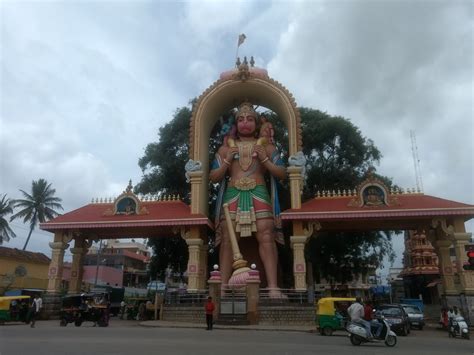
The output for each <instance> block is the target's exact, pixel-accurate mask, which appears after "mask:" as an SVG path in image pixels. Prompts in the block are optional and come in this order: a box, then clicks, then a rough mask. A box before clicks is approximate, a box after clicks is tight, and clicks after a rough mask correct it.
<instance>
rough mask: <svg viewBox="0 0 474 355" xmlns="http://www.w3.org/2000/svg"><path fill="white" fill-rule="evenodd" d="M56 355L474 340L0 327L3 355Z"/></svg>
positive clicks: (469, 350)
mask: <svg viewBox="0 0 474 355" xmlns="http://www.w3.org/2000/svg"><path fill="white" fill-rule="evenodd" d="M22 354H28V355H40V354H45V355H53V354H73V355H75V354H78V355H79V354H81V355H83V354H101V355H102V354H132V355H139V354H140V355H141V354H160V355H161V354H203V355H204V354H205V355H211V354H219V355H221V354H223V355H234V354H235V355H237V354H238V355H251V354H258V355H265V354H282V355H293V354H298V355H299V354H328V355H332V354H336V355H337V354H351V355H352V354H353V355H356V354H364V355H366V354H367V355H371V354H373V355H375V354H377V355H379V354H390V355H392V354H403V355H410V354H414V355H415V354H416V355H423V354H426V355H428V354H429V355H438V354H439V355H448V354H456V355H464V354H466V355H474V340H464V339H450V338H448V336H447V334H446V333H445V332H442V331H440V330H434V329H424V330H423V331H412V333H411V334H410V335H409V336H407V337H398V344H397V345H396V346H395V347H394V348H388V347H386V346H385V345H384V344H383V343H377V344H366V345H361V346H358V347H355V346H353V345H351V344H350V342H349V339H348V337H347V336H346V335H344V333H342V332H341V333H340V334H339V335H335V336H331V337H324V336H321V335H319V334H317V333H308V332H289V331H256V330H229V329H225V330H224V329H219V330H213V331H206V330H204V328H203V329H183V328H146V327H141V326H139V325H138V324H137V323H136V322H133V321H117V320H112V321H111V325H110V326H109V327H107V328H94V327H92V324H91V323H85V324H84V325H83V326H81V327H79V328H76V327H74V326H72V325H69V326H68V327H60V326H59V324H58V322H57V321H47V322H41V321H39V322H37V326H36V328H34V329H32V328H30V327H29V326H26V325H22V324H16V325H4V326H0V355H22Z"/></svg>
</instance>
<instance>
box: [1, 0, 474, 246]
mask: <svg viewBox="0 0 474 355" xmlns="http://www.w3.org/2000/svg"><path fill="white" fill-rule="evenodd" d="M0 16H1V17H0V25H1V31H0V36H1V37H0V63H1V69H0V90H1V95H0V194H4V193H6V194H7V196H8V197H10V198H19V197H20V194H19V191H18V190H19V189H24V190H27V191H28V190H29V189H30V188H31V182H32V180H37V179H39V178H45V179H46V180H47V181H48V182H51V183H52V185H53V187H54V188H55V189H56V191H57V196H59V197H61V198H62V199H63V206H64V209H65V211H70V210H72V209H76V208H79V207H81V206H83V205H84V204H87V203H88V202H90V200H91V198H93V197H106V196H110V197H112V196H116V195H118V194H120V193H121V192H122V191H123V190H124V188H125V187H126V185H127V183H128V180H129V179H132V180H133V182H134V183H135V182H138V181H139V180H140V178H141V171H140V168H139V167H138V164H137V162H138V159H139V158H140V157H141V156H142V155H143V152H144V148H145V147H146V145H147V144H148V143H150V142H154V141H157V138H158V136H157V131H158V128H159V127H160V126H162V125H164V124H165V123H166V122H168V121H169V120H170V119H171V118H172V116H173V113H174V112H175V110H176V109H177V108H179V107H182V106H185V105H187V104H188V102H189V100H190V99H192V98H194V97H196V96H199V95H200V94H201V92H202V91H203V90H205V89H206V88H207V87H208V86H209V85H211V84H212V83H213V82H214V81H215V80H217V79H218V76H219V73H220V72H222V71H225V70H227V69H229V68H231V67H233V64H234V62H235V51H236V44H237V43H236V42H237V37H238V34H239V33H245V34H246V35H247V40H246V41H245V43H244V44H243V45H242V46H241V47H240V55H242V56H243V55H247V56H250V55H253V56H254V57H255V58H256V61H257V65H258V66H260V67H264V68H266V69H268V71H269V74H270V76H271V77H273V78H274V79H276V80H278V81H279V82H281V83H282V84H283V85H285V86H286V87H287V88H288V89H289V90H290V92H292V93H293V94H294V96H295V98H296V101H297V104H298V105H299V106H306V107H312V108H317V109H320V110H322V111H326V112H328V113H329V114H331V115H341V116H344V117H346V118H349V119H351V121H352V122H353V123H354V124H355V125H357V126H358V127H359V128H360V129H361V131H362V133H363V134H364V135H365V136H366V137H368V138H371V139H372V140H374V142H375V144H376V146H377V147H378V148H379V149H380V150H381V151H382V153H383V159H382V162H381V164H380V166H379V167H377V170H378V172H379V173H381V174H383V175H387V176H390V177H392V178H393V179H394V181H395V182H396V183H397V184H399V185H400V186H403V187H405V188H407V187H410V188H411V187H414V186H415V174H414V167H413V159H412V151H411V143H410V130H414V131H415V132H416V140H417V146H418V156H419V158H420V168H421V176H422V179H423V186H424V191H425V193H426V194H429V195H434V196H438V197H442V198H446V199H451V200H455V201H460V202H464V203H469V204H474V190H473V186H474V183H473V175H474V162H473V151H474V147H473V141H474V127H473V124H474V123H473V122H474V119H473V98H474V95H473V48H474V47H473V46H474V41H473V34H474V28H473V25H474V10H473V3H472V2H471V1H455V0H453V1H436V0H426V1H395V0H392V1H390V0H387V1H375V0H370V1H369V0H366V1H365V0H361V1H355V0H354V1H350V0H340V1H316V0H314V1H291V2H283V1H242V2H236V1H187V2H184V1H183V2H175V1H153V2H148V1H99V0H97V1H78V0H77V1H8V0H4V1H1V0H0ZM12 226H13V228H14V230H15V231H16V233H17V235H18V236H17V238H15V239H14V240H12V241H11V242H9V243H6V244H5V245H6V246H9V247H22V245H23V243H24V241H25V240H26V236H27V232H28V226H27V225H23V224H22V223H21V222H20V221H14V222H13V224H12ZM472 227H473V224H472V223H470V224H468V229H469V231H471V232H472V229H473V228H472ZM50 238H51V234H50V233H47V232H43V231H38V232H35V233H34V234H33V237H32V241H31V242H30V244H29V247H28V249H29V250H37V251H43V252H45V253H46V254H47V255H50V250H49V247H48V246H47V244H48V242H49V241H50ZM395 244H396V246H397V250H400V244H401V243H400V240H397V241H396V243H395Z"/></svg>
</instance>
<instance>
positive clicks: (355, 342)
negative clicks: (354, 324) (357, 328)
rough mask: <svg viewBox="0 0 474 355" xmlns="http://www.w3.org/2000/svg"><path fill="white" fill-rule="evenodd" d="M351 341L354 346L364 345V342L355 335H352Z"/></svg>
mask: <svg viewBox="0 0 474 355" xmlns="http://www.w3.org/2000/svg"><path fill="white" fill-rule="evenodd" d="M350 339H351V343H352V345H355V346H359V345H360V344H361V343H362V341H361V340H360V339H359V338H358V337H357V336H355V335H354V334H351V337H350Z"/></svg>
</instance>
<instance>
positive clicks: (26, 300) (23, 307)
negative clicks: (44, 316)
mask: <svg viewBox="0 0 474 355" xmlns="http://www.w3.org/2000/svg"><path fill="white" fill-rule="evenodd" d="M30 299H31V297H30V296H6V297H0V324H3V323H5V322H25V323H26V322H27V321H28V309H29V305H30Z"/></svg>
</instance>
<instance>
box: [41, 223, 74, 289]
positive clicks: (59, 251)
mask: <svg viewBox="0 0 474 355" xmlns="http://www.w3.org/2000/svg"><path fill="white" fill-rule="evenodd" d="M71 239H72V236H71V235H70V234H66V233H64V232H63V231H58V232H56V233H55V234H54V241H53V242H51V243H49V246H50V247H51V249H52V255H51V262H50V263H49V270H48V279H49V281H48V290H47V292H48V293H60V292H61V281H62V277H63V264H64V251H65V250H66V249H67V248H68V247H69V244H68V242H69V241H70V240H71Z"/></svg>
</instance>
